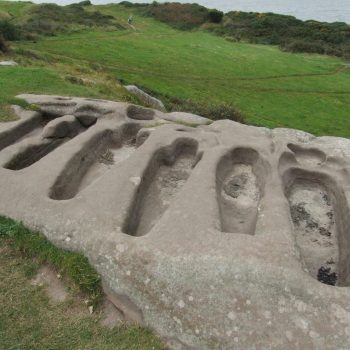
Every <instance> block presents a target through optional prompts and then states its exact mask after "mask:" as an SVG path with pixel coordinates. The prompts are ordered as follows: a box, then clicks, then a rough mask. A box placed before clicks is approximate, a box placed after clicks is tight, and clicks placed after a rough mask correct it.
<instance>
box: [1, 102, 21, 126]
mask: <svg viewBox="0 0 350 350" xmlns="http://www.w3.org/2000/svg"><path fill="white" fill-rule="evenodd" d="M17 119H18V117H17V115H16V114H15V112H14V111H13V110H12V108H11V106H10V105H7V104H5V105H1V104H0V121H1V122H12V121H14V120H17Z"/></svg>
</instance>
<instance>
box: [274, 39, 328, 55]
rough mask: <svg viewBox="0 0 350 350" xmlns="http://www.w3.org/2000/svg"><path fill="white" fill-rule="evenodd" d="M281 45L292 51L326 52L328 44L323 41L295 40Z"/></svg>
mask: <svg viewBox="0 0 350 350" xmlns="http://www.w3.org/2000/svg"><path fill="white" fill-rule="evenodd" d="M281 47H282V48H283V49H284V50H286V51H290V52H310V53H318V54H324V53H325V52H326V45H325V44H323V43H322V42H310V41H306V40H293V41H291V42H289V43H286V44H284V45H281Z"/></svg>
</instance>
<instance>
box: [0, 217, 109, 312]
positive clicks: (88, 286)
mask: <svg viewBox="0 0 350 350" xmlns="http://www.w3.org/2000/svg"><path fill="white" fill-rule="evenodd" d="M1 238H6V239H8V240H9V243H10V246H11V247H12V248H14V249H15V250H17V251H19V252H21V253H23V254H24V255H25V256H26V257H28V258H35V259H37V260H38V261H39V263H40V264H44V263H48V264H50V265H52V266H53V267H54V268H55V269H56V270H58V271H60V272H62V273H63V274H64V275H65V276H67V278H68V280H69V281H70V282H71V283H72V284H73V286H76V287H77V288H78V289H79V290H80V291H81V292H82V293H84V294H86V295H87V296H88V299H89V303H90V304H91V305H94V306H96V305H97V304H98V302H99V301H100V300H101V297H102V287H101V279H100V276H99V275H98V274H97V272H96V271H95V270H94V269H93V268H92V267H91V265H90V264H89V261H88V259H87V258H86V257H84V256H83V255H81V254H78V253H73V252H69V251H66V250H63V249H60V248H57V247H55V246H54V245H53V244H51V243H50V242H49V241H48V240H47V239H46V238H45V237H44V236H43V235H42V234H40V233H38V232H33V231H31V230H29V229H27V228H26V227H25V226H24V225H23V224H22V223H18V222H16V221H14V220H11V219H9V218H6V217H1V216H0V239H1Z"/></svg>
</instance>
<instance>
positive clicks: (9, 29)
mask: <svg viewBox="0 0 350 350" xmlns="http://www.w3.org/2000/svg"><path fill="white" fill-rule="evenodd" d="M0 34H1V35H2V37H3V38H4V39H5V40H9V41H11V40H17V39H19V32H18V29H17V28H16V26H15V25H14V24H12V23H11V22H10V21H9V20H0Z"/></svg>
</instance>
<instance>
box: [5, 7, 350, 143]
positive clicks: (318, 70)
mask: <svg viewBox="0 0 350 350" xmlns="http://www.w3.org/2000/svg"><path fill="white" fill-rule="evenodd" d="M0 9H1V3H0ZM87 9H88V10H91V11H93V10H96V9H98V10H99V11H101V12H102V13H105V14H111V15H113V16H115V17H116V18H117V19H118V21H119V22H120V23H122V24H126V20H127V17H128V16H129V14H130V13H131V12H134V18H135V21H134V25H135V28H136V30H133V29H130V30H124V31H117V30H116V31H108V32H106V31H105V32H104V31H101V30H97V29H94V30H91V31H85V32H80V33H74V34H60V35H57V36H55V37H46V38H42V39H41V40H37V41H36V42H35V43H33V42H18V43H17V44H16V46H17V47H20V48H22V49H30V50H33V51H35V52H37V53H40V54H45V55H47V56H48V57H51V58H53V59H55V60H68V59H69V60H71V62H74V63H75V64H76V65H79V64H84V65H92V64H96V63H97V64H99V65H100V66H101V67H102V68H103V69H104V70H105V71H107V72H109V73H110V74H111V75H113V76H114V77H116V78H118V79H123V80H124V81H126V82H129V83H135V84H137V85H140V86H144V87H146V88H148V89H150V90H152V91H155V92H156V93H157V94H159V95H160V96H162V95H167V96H174V97H177V98H181V99H192V100H196V101H206V102H210V103H212V104H216V103H221V102H226V103H229V104H232V105H234V106H236V107H237V108H238V109H239V110H241V112H242V113H243V114H244V115H245V116H246V119H247V122H248V123H252V124H255V125H262V126H267V127H291V128H297V129H302V130H305V131H308V132H311V133H314V134H317V135H337V136H344V137H350V117H349V116H350V103H349V101H350V65H349V63H347V62H346V61H342V60H341V59H337V58H330V57H326V56H318V55H308V54H291V53H285V52H281V51H280V50H279V49H278V48H276V47H271V46H265V45H251V44H245V43H232V42H229V41H227V40H225V39H224V38H220V37H216V36H214V35H211V34H209V33H207V32H205V31H193V32H184V31H178V30H176V29H173V28H170V27H169V26H167V25H166V24H163V23H160V22H157V21H155V20H153V19H151V18H148V17H142V16H140V15H139V14H138V13H137V12H135V11H136V10H135V9H130V8H125V7H123V6H120V5H105V6H90V7H87ZM16 11H19V10H18V9H17V10H16ZM18 69H20V68H18ZM31 69H35V68H31ZM47 69H49V68H47ZM15 70H16V69H15ZM4 74H5V73H4V71H3V70H1V71H0V77H1V79H2V80H3V79H4ZM18 75H19V76H21V74H18ZM43 75H45V73H43ZM5 79H6V77H5ZM23 80H25V78H23V79H22V80H21V83H20V84H17V82H16V83H12V84H15V85H19V86H21V90H22V91H25V90H35V91H36V92H40V91H39V90H40V86H41V88H42V92H43V93H45V92H50V93H51V92H53V90H54V91H55V93H69V94H75V93H76V94H84V93H85V94H89V95H91V94H92V95H96V91H94V89H91V88H89V89H87V88H83V87H79V88H78V87H77V86H75V87H74V88H73V87H71V86H67V85H66V86H65V87H63V85H64V84H62V83H59V81H57V84H55V85H57V88H56V86H55V85H53V86H49V85H48V84H47V82H46V79H41V78H40V73H39V75H38V77H37V79H35V80H36V81H37V82H38V85H36V86H35V88H31V87H30V85H31V82H27V83H25V82H23ZM22 82H23V83H22ZM10 85H11V84H7V86H9V89H8V91H10V90H11V93H12V91H13V92H15V91H14V90H16V89H17V90H18V88H12V89H11V87H10ZM5 86H6V85H5ZM89 91H91V92H89ZM6 93H7V94H8V92H6ZM0 94H1V93H0ZM97 95H104V94H103V93H102V94H101V93H97ZM110 95H113V94H110ZM104 97H105V96H104ZM0 98H1V96H0Z"/></svg>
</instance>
